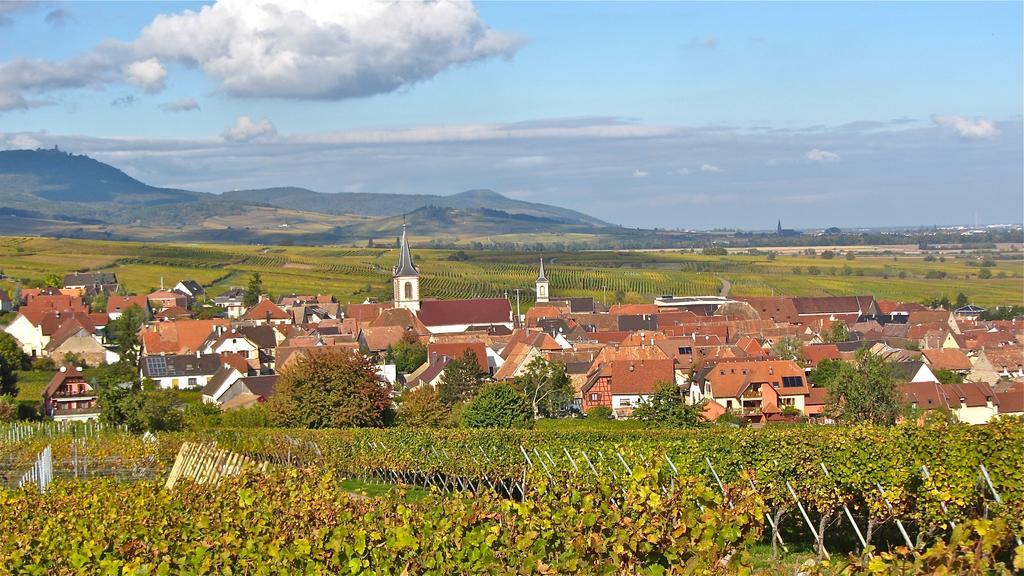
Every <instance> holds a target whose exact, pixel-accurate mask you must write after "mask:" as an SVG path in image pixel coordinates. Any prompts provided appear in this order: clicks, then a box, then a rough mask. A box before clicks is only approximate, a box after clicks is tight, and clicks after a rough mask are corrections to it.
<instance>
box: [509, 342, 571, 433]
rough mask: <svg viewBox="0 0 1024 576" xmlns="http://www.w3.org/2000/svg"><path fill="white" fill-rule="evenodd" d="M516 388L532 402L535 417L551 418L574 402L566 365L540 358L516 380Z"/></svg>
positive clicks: (530, 364)
mask: <svg viewBox="0 0 1024 576" xmlns="http://www.w3.org/2000/svg"><path fill="white" fill-rule="evenodd" d="M515 386H516V389H518V390H519V391H520V392H522V393H523V395H524V396H526V398H527V400H529V401H530V406H531V407H532V408H533V417H534V418H540V417H541V416H547V417H550V416H551V415H553V414H554V413H556V412H557V411H558V410H561V409H562V408H564V407H565V406H566V405H568V404H569V403H570V402H572V395H573V388H572V384H571V383H570V382H569V375H568V374H566V373H565V365H564V364H562V363H561V362H548V361H547V360H545V359H544V358H542V357H540V356H538V357H536V358H534V359H533V360H531V361H530V363H529V364H527V365H526V370H525V371H524V372H523V374H522V375H521V376H518V377H517V378H516V379H515Z"/></svg>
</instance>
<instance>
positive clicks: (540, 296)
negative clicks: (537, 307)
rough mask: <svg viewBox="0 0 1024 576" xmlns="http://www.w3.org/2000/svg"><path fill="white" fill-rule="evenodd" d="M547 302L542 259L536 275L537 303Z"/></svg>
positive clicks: (546, 283)
mask: <svg viewBox="0 0 1024 576" xmlns="http://www.w3.org/2000/svg"><path fill="white" fill-rule="evenodd" d="M547 301H548V278H547V276H545V275H544V259H543V258H541V259H540V272H538V274H537V303H538V304H542V303H545V302H547Z"/></svg>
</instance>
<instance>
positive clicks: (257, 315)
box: [242, 299, 291, 320]
mask: <svg viewBox="0 0 1024 576" xmlns="http://www.w3.org/2000/svg"><path fill="white" fill-rule="evenodd" d="M242 319H243V320H267V319H270V320H290V319H291V316H290V315H289V314H288V313H287V312H285V311H284V310H282V309H281V308H280V307H279V306H278V305H277V304H274V303H273V302H271V301H270V300H269V299H264V300H260V301H259V303H257V304H256V305H255V306H253V307H252V308H249V310H247V311H246V312H245V315H243V316H242Z"/></svg>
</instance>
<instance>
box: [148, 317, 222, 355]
mask: <svg viewBox="0 0 1024 576" xmlns="http://www.w3.org/2000/svg"><path fill="white" fill-rule="evenodd" d="M215 326H221V327H223V328H224V329H225V330H228V329H230V327H231V323H230V322H229V321H228V320H224V319H214V320H174V321H171V322H159V323H156V324H151V325H150V326H149V327H147V328H146V329H145V330H143V332H142V343H143V346H144V347H145V350H146V353H147V354H194V353H195V352H196V351H197V350H198V349H199V347H200V346H202V344H203V343H204V342H206V339H207V338H208V337H209V336H210V335H211V334H212V333H213V330H214V327H215Z"/></svg>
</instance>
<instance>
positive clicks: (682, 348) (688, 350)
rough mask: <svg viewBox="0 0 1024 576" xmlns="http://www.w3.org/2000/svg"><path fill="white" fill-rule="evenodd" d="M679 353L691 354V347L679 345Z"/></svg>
mask: <svg viewBox="0 0 1024 576" xmlns="http://www.w3.org/2000/svg"><path fill="white" fill-rule="evenodd" d="M679 353H680V354H682V355H684V356H689V355H690V354H693V348H692V347H690V346H680V347H679Z"/></svg>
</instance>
